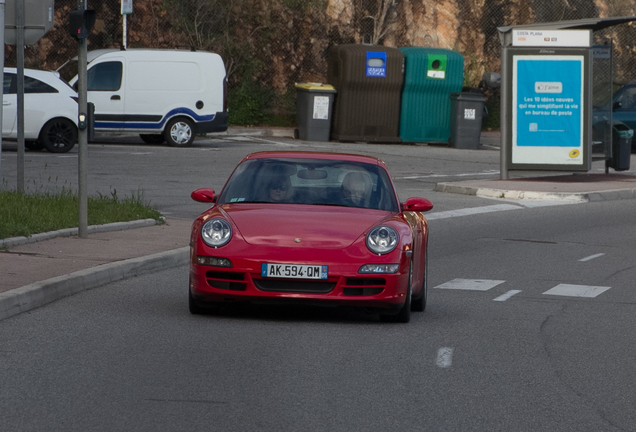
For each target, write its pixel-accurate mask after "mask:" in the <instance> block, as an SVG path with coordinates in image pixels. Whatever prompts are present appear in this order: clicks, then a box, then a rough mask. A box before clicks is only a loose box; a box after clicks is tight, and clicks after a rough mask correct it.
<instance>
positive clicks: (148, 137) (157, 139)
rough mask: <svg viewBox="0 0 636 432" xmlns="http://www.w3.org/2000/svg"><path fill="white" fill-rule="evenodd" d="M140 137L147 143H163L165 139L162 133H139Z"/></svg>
mask: <svg viewBox="0 0 636 432" xmlns="http://www.w3.org/2000/svg"><path fill="white" fill-rule="evenodd" d="M139 137H140V138H141V140H142V141H143V142H145V143H146V144H162V143H163V142H164V141H165V138H164V137H163V135H161V134H139Z"/></svg>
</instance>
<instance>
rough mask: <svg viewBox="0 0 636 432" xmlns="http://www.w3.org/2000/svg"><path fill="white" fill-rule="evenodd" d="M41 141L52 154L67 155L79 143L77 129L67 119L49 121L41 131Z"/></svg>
mask: <svg viewBox="0 0 636 432" xmlns="http://www.w3.org/2000/svg"><path fill="white" fill-rule="evenodd" d="M39 141H40V143H42V145H43V146H44V148H45V149H47V150H48V151H50V152H51V153H66V152H67V151H69V150H70V149H72V148H73V146H74V145H75V143H76V142H77V127H75V124H74V123H73V122H72V121H70V120H69V119H65V118H57V119H53V120H49V121H48V122H47V123H46V124H45V125H44V126H43V127H42V130H41V131H40V139H39Z"/></svg>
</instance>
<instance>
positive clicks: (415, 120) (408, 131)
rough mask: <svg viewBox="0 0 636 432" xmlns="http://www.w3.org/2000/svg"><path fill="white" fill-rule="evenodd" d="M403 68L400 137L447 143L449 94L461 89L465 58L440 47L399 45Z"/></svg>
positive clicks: (405, 139)
mask: <svg viewBox="0 0 636 432" xmlns="http://www.w3.org/2000/svg"><path fill="white" fill-rule="evenodd" d="M400 51H402V53H403V54H404V59H405V63H406V69H405V72H404V88H403V90H402V109H401V114H400V138H401V139H402V141H405V142H431V143H447V142H448V139H449V137H450V117H451V100H450V94H451V93H456V92H461V91H462V87H463V83H464V57H463V56H462V55H461V54H459V53H458V52H456V51H451V50H448V49H443V48H425V47H402V48H400Z"/></svg>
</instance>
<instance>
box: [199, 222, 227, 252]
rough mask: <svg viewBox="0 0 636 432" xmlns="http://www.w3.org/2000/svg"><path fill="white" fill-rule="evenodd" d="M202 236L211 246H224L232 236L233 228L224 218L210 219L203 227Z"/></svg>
mask: <svg viewBox="0 0 636 432" xmlns="http://www.w3.org/2000/svg"><path fill="white" fill-rule="evenodd" d="M201 238H202V239H203V241H204V242H205V243H206V244H207V245H209V246H212V247H219V246H223V245H224V244H226V243H227V242H229V241H230V239H231V238H232V228H231V227H230V224H229V223H227V221H226V220H224V219H220V218H214V219H210V220H209V221H207V222H206V223H204V224H203V227H201Z"/></svg>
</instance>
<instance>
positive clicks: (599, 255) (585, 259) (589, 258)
mask: <svg viewBox="0 0 636 432" xmlns="http://www.w3.org/2000/svg"><path fill="white" fill-rule="evenodd" d="M603 255H605V254H604V253H597V254H595V255H590V256H589V257H585V258H581V259H580V260H579V261H582V262H584V261H590V260H593V259H594V258H598V257H602V256H603Z"/></svg>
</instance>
